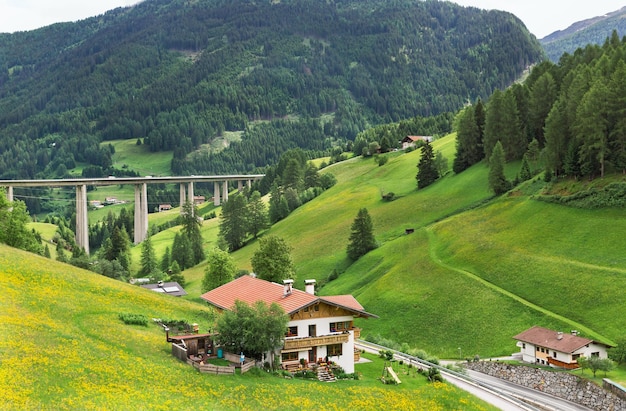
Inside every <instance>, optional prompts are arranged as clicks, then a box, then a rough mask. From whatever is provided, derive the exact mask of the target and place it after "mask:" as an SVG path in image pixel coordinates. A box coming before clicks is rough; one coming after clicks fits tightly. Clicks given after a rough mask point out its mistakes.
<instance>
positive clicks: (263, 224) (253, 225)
mask: <svg viewBox="0 0 626 411" xmlns="http://www.w3.org/2000/svg"><path fill="white" fill-rule="evenodd" d="M268 227H269V216H268V214H267V207H266V206H265V203H264V202H263V199H262V198H261V193H259V192H258V191H253V192H252V194H251V195H250V200H249V201H248V230H249V232H250V234H252V236H253V237H254V238H257V236H258V234H259V232H261V231H262V230H265V229H266V228H268Z"/></svg>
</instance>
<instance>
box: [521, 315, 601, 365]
mask: <svg viewBox="0 0 626 411" xmlns="http://www.w3.org/2000/svg"><path fill="white" fill-rule="evenodd" d="M513 338H514V339H516V340H517V346H518V347H519V348H520V351H521V354H522V360H523V361H524V362H529V363H533V364H539V365H550V366H552V367H561V368H567V369H574V368H578V358H579V357H600V358H607V349H609V348H610V347H611V345H609V344H605V343H601V342H598V341H594V340H590V339H589V338H584V337H581V336H579V335H578V332H577V331H576V330H573V331H571V332H570V333H563V332H560V331H554V330H550V329H547V328H543V327H538V326H534V327H532V328H529V329H528V330H526V331H524V332H523V333H520V334H518V335H516V336H515V337H513Z"/></svg>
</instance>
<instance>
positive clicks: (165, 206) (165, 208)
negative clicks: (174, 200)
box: [159, 204, 172, 213]
mask: <svg viewBox="0 0 626 411" xmlns="http://www.w3.org/2000/svg"><path fill="white" fill-rule="evenodd" d="M171 209H172V205H171V204H159V213H161V212H163V211H169V210H171Z"/></svg>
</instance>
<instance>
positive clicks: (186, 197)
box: [180, 182, 194, 215]
mask: <svg viewBox="0 0 626 411" xmlns="http://www.w3.org/2000/svg"><path fill="white" fill-rule="evenodd" d="M193 197H194V194H193V182H190V183H188V184H187V186H186V187H185V183H180V214H181V215H183V214H184V213H185V212H184V211H183V205H184V204H185V203H186V202H189V203H190V204H191V206H192V207H191V212H192V213H193V205H194V203H193Z"/></svg>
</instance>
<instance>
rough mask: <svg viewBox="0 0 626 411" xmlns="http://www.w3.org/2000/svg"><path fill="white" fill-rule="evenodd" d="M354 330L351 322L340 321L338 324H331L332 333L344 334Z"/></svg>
mask: <svg viewBox="0 0 626 411" xmlns="http://www.w3.org/2000/svg"><path fill="white" fill-rule="evenodd" d="M350 329H352V322H351V321H340V322H337V323H330V332H342V331H347V330H350Z"/></svg>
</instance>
